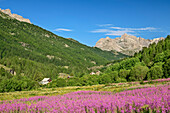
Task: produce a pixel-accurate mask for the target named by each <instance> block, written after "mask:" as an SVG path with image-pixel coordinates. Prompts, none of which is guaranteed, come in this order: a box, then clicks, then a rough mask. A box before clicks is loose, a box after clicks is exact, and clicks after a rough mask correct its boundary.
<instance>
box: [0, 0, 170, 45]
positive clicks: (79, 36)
mask: <svg viewBox="0 0 170 113" xmlns="http://www.w3.org/2000/svg"><path fill="white" fill-rule="evenodd" d="M0 8H1V9H8V8H9V9H11V12H12V13H16V14H19V15H22V16H23V17H24V18H28V19H30V21H31V22H32V23H33V24H35V25H38V26H40V27H42V28H44V29H47V30H49V31H51V32H53V33H55V34H56V35H59V36H62V37H65V38H73V39H75V40H78V41H79V42H81V43H83V44H86V45H88V46H94V45H95V44H96V42H97V41H98V40H99V39H100V38H105V37H107V36H109V37H110V38H112V39H114V38H116V37H120V36H121V35H123V34H124V33H127V34H129V35H134V36H137V37H142V38H145V39H153V38H158V37H166V36H167V35H170V0H0Z"/></svg>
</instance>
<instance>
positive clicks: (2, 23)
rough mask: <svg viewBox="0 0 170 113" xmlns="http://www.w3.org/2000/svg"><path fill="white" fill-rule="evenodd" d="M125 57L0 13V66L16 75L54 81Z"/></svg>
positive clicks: (87, 71)
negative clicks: (59, 76)
mask: <svg viewBox="0 0 170 113" xmlns="http://www.w3.org/2000/svg"><path fill="white" fill-rule="evenodd" d="M124 57H126V55H123V54H120V53H118V55H115V54H114V53H112V52H107V51H102V50H100V49H98V48H93V47H88V46H86V45H83V44H81V43H78V42H76V41H73V40H69V39H66V38H63V37H60V36H57V35H55V34H53V33H51V32H49V31H47V30H45V29H42V28H40V27H38V26H35V25H33V24H29V23H26V22H20V21H18V20H16V19H13V18H11V17H9V16H8V15H6V14H4V13H2V12H1V11H0V64H2V65H4V66H6V67H9V68H12V69H13V70H14V71H16V73H17V75H22V76H26V77H28V78H30V79H32V80H35V81H39V80H41V79H42V78H43V77H50V78H57V76H58V74H59V73H67V74H71V75H73V76H80V75H83V74H84V73H89V72H90V71H89V70H88V69H87V68H89V67H92V66H96V65H103V64H105V63H107V62H108V61H112V60H117V59H120V58H124Z"/></svg>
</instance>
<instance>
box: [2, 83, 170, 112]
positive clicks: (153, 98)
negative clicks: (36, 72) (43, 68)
mask: <svg viewBox="0 0 170 113" xmlns="http://www.w3.org/2000/svg"><path fill="white" fill-rule="evenodd" d="M169 88H170V86H169V85H161V86H158V87H149V88H142V89H135V90H129V91H123V92H120V93H113V92H106V91H103V92H102V91H77V92H72V93H68V94H65V95H57V96H35V97H31V98H28V99H26V98H23V99H16V100H12V101H2V102H0V113H3V112H5V113H8V112H17V113H23V112H25V111H26V112H29V113H39V112H40V113H41V112H45V113H46V112H48V113H105V112H108V113H115V112H116V113H117V112H119V113H130V112H137V113H140V112H158V113H159V112H162V113H168V112H170V107H169V106H170V102H169V99H170V96H169V90H168V89H169Z"/></svg>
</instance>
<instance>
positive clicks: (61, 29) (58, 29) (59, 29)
mask: <svg viewBox="0 0 170 113" xmlns="http://www.w3.org/2000/svg"><path fill="white" fill-rule="evenodd" d="M54 31H72V30H71V29H65V28H57V29H55V30H54Z"/></svg>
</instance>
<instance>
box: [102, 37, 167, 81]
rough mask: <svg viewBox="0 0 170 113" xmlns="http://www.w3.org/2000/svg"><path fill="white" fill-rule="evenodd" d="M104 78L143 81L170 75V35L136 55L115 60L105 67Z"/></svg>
mask: <svg viewBox="0 0 170 113" xmlns="http://www.w3.org/2000/svg"><path fill="white" fill-rule="evenodd" d="M102 76H103V78H106V77H107V78H112V81H111V82H125V81H143V80H151V79H158V78H169V77H170V36H169V35H168V36H167V38H165V40H161V41H159V42H158V43H157V44H156V43H153V44H151V45H150V46H149V47H148V48H147V47H144V48H143V49H142V51H140V52H139V53H135V55H134V57H130V58H126V59H124V60H122V61H120V62H115V63H114V64H112V65H110V66H109V67H107V68H106V69H103V74H102Z"/></svg>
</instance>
